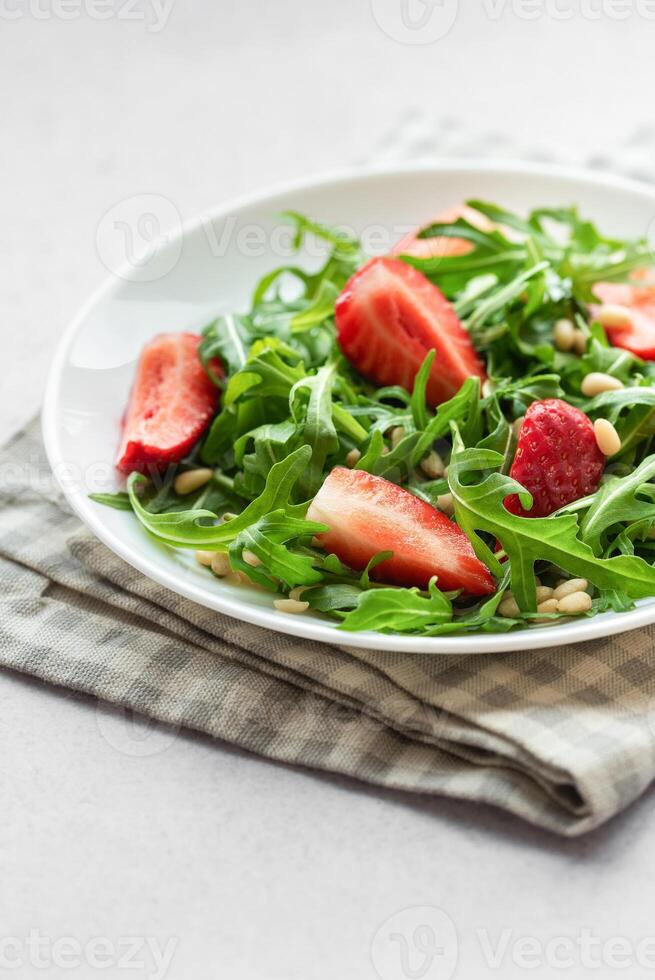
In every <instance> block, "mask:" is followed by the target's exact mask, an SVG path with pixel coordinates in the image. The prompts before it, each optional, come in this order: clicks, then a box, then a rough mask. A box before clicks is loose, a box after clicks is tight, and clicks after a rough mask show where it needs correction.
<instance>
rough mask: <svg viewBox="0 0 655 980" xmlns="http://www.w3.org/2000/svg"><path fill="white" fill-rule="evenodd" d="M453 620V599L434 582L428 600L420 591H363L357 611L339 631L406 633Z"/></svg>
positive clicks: (351, 614) (348, 615) (341, 625)
mask: <svg viewBox="0 0 655 980" xmlns="http://www.w3.org/2000/svg"><path fill="white" fill-rule="evenodd" d="M451 618H452V604H451V602H450V599H449V598H448V597H447V596H445V595H444V594H443V592H440V591H439V589H438V588H437V586H436V584H435V579H433V580H432V581H431V582H430V587H429V594H428V596H427V597H426V596H424V595H421V593H420V592H419V590H418V589H398V588H389V589H376V590H375V591H373V592H362V593H361V595H360V597H359V603H358V605H357V608H356V609H354V610H353V611H352V612H349V613H348V614H347V615H346V617H345V619H344V620H343V622H342V623H341V624H340V626H339V627H338V628H339V629H342V630H356V631H359V630H378V631H380V632H382V633H386V632H389V631H393V630H395V631H396V632H399V633H403V632H407V631H411V632H414V631H420V630H421V629H426V628H427V629H429V628H430V627H433V626H437V625H439V624H441V623H446V622H448V621H449V620H450V619H451Z"/></svg>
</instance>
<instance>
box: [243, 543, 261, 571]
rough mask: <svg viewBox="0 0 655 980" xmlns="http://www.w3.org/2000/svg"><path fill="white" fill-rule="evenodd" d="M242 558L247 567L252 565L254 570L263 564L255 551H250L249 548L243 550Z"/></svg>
mask: <svg viewBox="0 0 655 980" xmlns="http://www.w3.org/2000/svg"><path fill="white" fill-rule="evenodd" d="M241 557H242V558H243V560H244V561H245V563H246V565H250V566H251V567H252V568H257V567H258V566H259V565H261V563H262V560H261V558H258V557H257V555H256V554H255V552H254V551H249V550H248V549H247V548H244V549H243V551H242V552H241Z"/></svg>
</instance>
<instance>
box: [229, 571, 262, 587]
mask: <svg viewBox="0 0 655 980" xmlns="http://www.w3.org/2000/svg"><path fill="white" fill-rule="evenodd" d="M226 581H228V582H231V583H232V585H255V583H254V582H253V581H252V579H249V578H248V576H247V575H246V573H245V572H240V571H236V572H230V574H229V575H228V576H227V579H226Z"/></svg>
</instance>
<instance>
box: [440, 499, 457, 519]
mask: <svg viewBox="0 0 655 980" xmlns="http://www.w3.org/2000/svg"><path fill="white" fill-rule="evenodd" d="M437 509H438V510H440V511H441V513H442V514H445V515H446V517H452V516H453V514H454V513H455V501H454V500H453V495H452V493H441V494H439V496H438V497H437Z"/></svg>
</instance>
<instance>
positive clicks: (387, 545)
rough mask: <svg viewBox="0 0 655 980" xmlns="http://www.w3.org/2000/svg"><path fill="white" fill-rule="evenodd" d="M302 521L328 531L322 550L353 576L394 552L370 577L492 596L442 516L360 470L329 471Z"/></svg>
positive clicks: (477, 564) (467, 547) (463, 541)
mask: <svg viewBox="0 0 655 980" xmlns="http://www.w3.org/2000/svg"><path fill="white" fill-rule="evenodd" d="M307 519H308V520H310V521H319V522H320V523H322V524H327V525H328V527H329V528H330V530H329V531H327V532H326V533H324V534H320V535H318V538H319V540H320V541H321V543H322V545H323V547H324V548H325V549H326V550H327V551H329V552H330V553H333V554H335V555H337V557H338V558H340V559H341V561H342V562H344V564H346V565H348V566H349V567H350V568H354V569H356V570H357V571H361V570H362V569H364V568H365V567H366V565H367V564H368V562H369V561H370V560H371V558H372V557H373V556H374V555H376V554H378V553H379V552H380V551H393V558H389V559H388V560H387V561H384V562H382V563H381V564H380V565H378V566H377V567H376V568H375V569H374V571H373V572H372V577H373V578H376V579H379V580H381V581H383V582H393V583H395V584H396V585H406V586H417V587H418V588H421V589H425V588H427V586H428V583H429V581H430V579H431V578H432V576H433V575H436V576H437V579H438V585H439V588H440V589H442V590H449V589H464V590H465V591H466V592H469V593H471V594H472V595H487V594H489V593H491V592H495V589H496V586H495V582H494V580H493V578H492V576H491V574H490V573H489V570H488V568H487V567H486V565H483V564H482V562H481V561H480V560H479V558H477V557H476V555H475V552H474V551H473V548H472V546H471V542H470V541H469V539H468V538H467V537H466V535H465V534H464V532H463V531H462V530H461V529H460V528H459V527H458V526H457V525H456V524H454V523H453V522H452V521H450V520H448V518H447V517H445V515H444V514H442V513H440V512H439V511H438V510H435V508H434V507H431V506H430V505H429V504H426V503H425V501H423V500H419V498H418V497H415V496H414V495H413V494H411V493H408V491H407V490H403V489H402V488H401V487H398V486H396V484H395V483H390V482H389V481H388V480H383V479H382V477H379V476H371V474H370V473H365V472H364V471H363V470H347V469H345V468H344V467H342V466H338V467H337V468H336V469H334V470H332V472H331V473H330V475H329V476H328V478H327V479H326V481H325V483H324V484H323V486H322V487H321V489H320V490H319V492H318V494H317V495H316V497H315V498H314V500H313V502H312V504H311V506H310V508H309V510H308V512H307Z"/></svg>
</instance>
